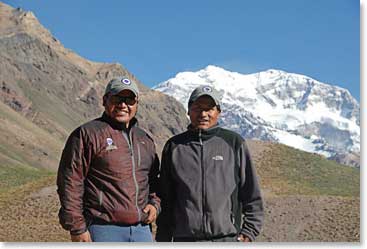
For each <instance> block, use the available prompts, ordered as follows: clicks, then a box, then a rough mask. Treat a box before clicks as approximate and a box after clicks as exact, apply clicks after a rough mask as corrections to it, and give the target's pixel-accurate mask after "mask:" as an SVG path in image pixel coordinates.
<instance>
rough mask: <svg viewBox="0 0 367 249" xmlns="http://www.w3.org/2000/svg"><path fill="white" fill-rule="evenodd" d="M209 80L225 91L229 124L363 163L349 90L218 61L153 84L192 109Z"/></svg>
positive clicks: (356, 112) (354, 105)
mask: <svg viewBox="0 0 367 249" xmlns="http://www.w3.org/2000/svg"><path fill="white" fill-rule="evenodd" d="M204 84H206V85H211V86H214V87H215V88H216V89H217V90H219V91H220V92H221V94H222V106H223V108H222V115H221V120H220V122H221V124H222V125H223V126H224V127H226V128H229V129H231V130H234V131H236V132H238V133H239V134H241V135H242V136H243V137H245V138H252V139H260V140H269V141H275V142H279V143H283V144H286V145H289V146H292V147H295V148H298V149H301V150H304V151H308V152H315V153H319V154H322V155H324V156H326V157H328V158H333V159H336V160H338V161H340V162H342V163H346V164H349V165H353V166H357V167H359V155H360V114H359V103H358V102H357V101H356V100H355V99H354V98H353V97H352V95H351V94H350V93H349V92H348V90H346V89H343V88H340V87H337V86H332V85H328V84H325V83H321V82H319V81H317V80H315V79H312V78H310V77H307V76H304V75H300V74H294V73H287V72H284V71H280V70H274V69H270V70H267V71H264V72H259V73H254V74H248V75H245V74H240V73H236V72H229V71H227V70H224V69H223V68H220V67H216V66H208V67H206V68H205V69H202V70H200V71H198V72H182V73H178V74H177V75H176V76H175V77H174V78H171V79H169V80H167V81H164V82H162V83H160V84H158V85H157V86H155V87H153V89H155V90H159V91H161V92H163V93H165V94H168V95H171V96H173V97H174V98H176V99H177V100H178V101H180V102H181V103H182V104H183V105H184V106H185V107H186V108H187V103H188V98H189V95H190V93H191V92H192V90H193V89H194V88H195V87H197V86H199V85H204ZM351 158H353V159H351Z"/></svg>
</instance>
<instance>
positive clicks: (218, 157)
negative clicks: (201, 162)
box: [212, 155, 223, 161]
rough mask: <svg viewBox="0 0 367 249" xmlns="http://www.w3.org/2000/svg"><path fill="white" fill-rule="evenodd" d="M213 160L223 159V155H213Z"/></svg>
mask: <svg viewBox="0 0 367 249" xmlns="http://www.w3.org/2000/svg"><path fill="white" fill-rule="evenodd" d="M212 159H213V160H215V161H223V157H222V156H220V155H217V156H213V158H212Z"/></svg>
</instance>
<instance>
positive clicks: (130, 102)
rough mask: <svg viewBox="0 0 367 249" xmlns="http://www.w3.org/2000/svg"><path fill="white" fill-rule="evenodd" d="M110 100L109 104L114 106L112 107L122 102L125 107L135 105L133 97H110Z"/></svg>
mask: <svg viewBox="0 0 367 249" xmlns="http://www.w3.org/2000/svg"><path fill="white" fill-rule="evenodd" d="M110 100H111V103H112V104H114V105H118V104H120V103H122V102H124V103H125V104H127V105H135V103H136V98H135V96H134V97H133V96H126V97H124V96H119V95H112V96H111V97H110Z"/></svg>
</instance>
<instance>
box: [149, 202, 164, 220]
mask: <svg viewBox="0 0 367 249" xmlns="http://www.w3.org/2000/svg"><path fill="white" fill-rule="evenodd" d="M148 203H149V204H151V205H153V206H154V207H155V209H156V210H157V216H158V214H159V213H160V212H161V205H158V204H157V203H156V202H155V201H154V200H153V199H150V200H149V201H148Z"/></svg>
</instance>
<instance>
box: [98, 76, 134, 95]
mask: <svg viewBox="0 0 367 249" xmlns="http://www.w3.org/2000/svg"><path fill="white" fill-rule="evenodd" d="M122 90H130V91H132V92H133V93H134V94H135V96H136V97H138V95H139V88H138V86H137V84H136V82H135V81H134V80H132V79H130V78H129V77H125V76H120V77H117V78H114V79H112V80H111V81H110V82H108V84H107V86H106V90H105V93H104V94H105V95H106V94H108V93H111V94H112V95H116V94H118V93H119V92H121V91H122Z"/></svg>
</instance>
